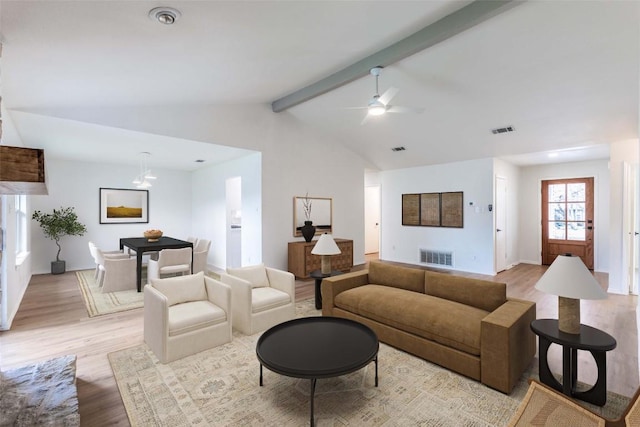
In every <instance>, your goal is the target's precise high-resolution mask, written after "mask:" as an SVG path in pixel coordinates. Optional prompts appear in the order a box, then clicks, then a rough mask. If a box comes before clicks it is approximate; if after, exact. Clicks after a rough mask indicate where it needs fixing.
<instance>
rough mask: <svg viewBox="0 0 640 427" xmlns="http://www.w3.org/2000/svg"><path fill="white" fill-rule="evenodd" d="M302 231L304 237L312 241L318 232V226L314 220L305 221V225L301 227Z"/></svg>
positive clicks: (307, 240)
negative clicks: (314, 223)
mask: <svg viewBox="0 0 640 427" xmlns="http://www.w3.org/2000/svg"><path fill="white" fill-rule="evenodd" d="M300 232H301V233H302V237H304V240H305V242H310V241H311V239H313V236H315V234H316V227H315V226H314V225H313V222H312V221H305V222H304V225H303V226H302V227H300Z"/></svg>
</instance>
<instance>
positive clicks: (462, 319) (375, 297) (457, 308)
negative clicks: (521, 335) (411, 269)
mask: <svg viewBox="0 0 640 427" xmlns="http://www.w3.org/2000/svg"><path fill="white" fill-rule="evenodd" d="M335 305H336V307H338V308H341V309H343V310H347V311H350V312H352V313H354V314H358V315H360V316H363V317H366V318H369V319H372V320H375V321H378V322H380V323H384V324H385V325H389V326H392V327H394V328H397V329H400V330H402V331H405V332H408V333H411V334H414V335H418V336H420V337H423V338H426V339H429V340H432V341H435V342H437V343H440V344H442V345H445V346H447V347H452V348H455V349H457V350H460V351H464V352H465V353H469V354H472V355H475V356H479V355H480V333H481V323H482V319H483V318H485V317H486V316H487V315H488V314H489V312H487V311H485V310H481V309H479V308H475V307H471V306H468V305H464V304H460V303H458V302H454V301H449V300H446V299H442V298H437V297H434V296H430V295H425V294H419V293H417V292H407V291H405V290H401V289H397V288H393V287H389V286H379V285H365V286H359V287H357V288H353V289H349V290H347V291H344V292H341V293H340V294H338V295H337V296H336V298H335Z"/></svg>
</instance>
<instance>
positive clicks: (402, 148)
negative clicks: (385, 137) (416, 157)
mask: <svg viewBox="0 0 640 427" xmlns="http://www.w3.org/2000/svg"><path fill="white" fill-rule="evenodd" d="M404 150H406V148H404V147H393V148H392V149H391V151H404Z"/></svg>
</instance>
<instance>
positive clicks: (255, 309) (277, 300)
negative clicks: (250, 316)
mask: <svg viewBox="0 0 640 427" xmlns="http://www.w3.org/2000/svg"><path fill="white" fill-rule="evenodd" d="M251 294H252V295H251V312H252V313H259V312H261V311H265V310H270V309H272V308H274V307H279V306H281V305H285V304H289V303H290V302H291V297H289V294H287V293H286V292H282V291H279V290H277V289H274V288H269V287H263V288H254V289H253V291H252V292H251Z"/></svg>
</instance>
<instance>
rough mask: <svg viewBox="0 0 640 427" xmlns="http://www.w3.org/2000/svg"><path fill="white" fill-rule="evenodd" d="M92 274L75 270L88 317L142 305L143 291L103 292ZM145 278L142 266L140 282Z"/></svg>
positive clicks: (216, 275)
mask: <svg viewBox="0 0 640 427" xmlns="http://www.w3.org/2000/svg"><path fill="white" fill-rule="evenodd" d="M94 274H95V270H81V271H76V277H77V278H78V286H79V287H80V292H81V293H82V298H83V299H84V305H85V307H86V308H87V313H88V314H89V317H95V316H101V315H104V314H111V313H117V312H120V311H126V310H133V309H135V308H140V307H142V306H144V293H143V292H138V291H137V290H135V289H132V290H130V291H119V292H107V293H103V292H102V289H101V288H100V287H99V286H98V283H97V282H96V280H95V279H94ZM207 275H208V276H209V277H212V278H214V279H220V275H219V274H218V273H216V272H213V271H208V272H207ZM146 278H147V275H146V269H145V267H144V266H143V268H142V283H146Z"/></svg>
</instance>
